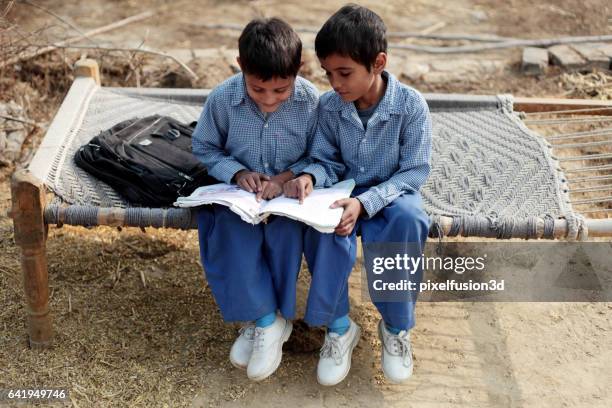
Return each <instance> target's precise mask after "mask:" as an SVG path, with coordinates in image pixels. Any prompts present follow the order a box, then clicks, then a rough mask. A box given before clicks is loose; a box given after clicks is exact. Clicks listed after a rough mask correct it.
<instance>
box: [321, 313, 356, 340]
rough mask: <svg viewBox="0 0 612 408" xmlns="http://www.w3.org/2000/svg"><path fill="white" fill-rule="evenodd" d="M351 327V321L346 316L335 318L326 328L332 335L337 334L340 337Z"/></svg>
mask: <svg viewBox="0 0 612 408" xmlns="http://www.w3.org/2000/svg"><path fill="white" fill-rule="evenodd" d="M349 327H351V321H350V319H349V317H348V315H344V316H342V317H339V318H337V319H336V320H334V321H333V322H331V323H330V324H329V325H328V326H327V330H328V331H330V332H332V333H337V334H338V335H340V336H342V335H343V334H344V333H346V332H347V331H348V329H349Z"/></svg>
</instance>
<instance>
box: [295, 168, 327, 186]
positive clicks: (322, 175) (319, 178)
mask: <svg viewBox="0 0 612 408" xmlns="http://www.w3.org/2000/svg"><path fill="white" fill-rule="evenodd" d="M301 173H308V174H311V175H312V176H313V177H314V179H315V185H314V186H315V187H330V186H329V185H327V184H329V183H328V178H327V173H326V172H325V169H324V168H323V166H321V165H320V164H316V163H313V164H309V165H308V166H306V167H304V168H303V169H302V171H301Z"/></svg>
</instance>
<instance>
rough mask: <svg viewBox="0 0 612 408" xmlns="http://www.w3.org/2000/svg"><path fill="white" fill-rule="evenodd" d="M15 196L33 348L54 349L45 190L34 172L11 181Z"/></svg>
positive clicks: (15, 219)
mask: <svg viewBox="0 0 612 408" xmlns="http://www.w3.org/2000/svg"><path fill="white" fill-rule="evenodd" d="M11 195H12V201H13V207H12V210H11V216H12V218H13V225H14V230H15V243H16V244H17V245H18V246H19V247H20V248H21V269H22V271H23V283H24V290H25V298H26V311H27V324H28V335H29V340H30V347H31V348H33V349H41V348H47V347H49V346H50V345H51V338H52V336H53V325H52V321H51V315H50V313H49V277H48V273H47V253H46V239H47V225H46V224H45V221H44V213H43V212H44V208H45V188H44V186H43V184H42V182H41V181H40V180H38V179H37V178H35V177H34V176H33V175H32V174H30V172H28V171H27V170H20V171H17V172H15V174H14V175H13V178H12V180H11Z"/></svg>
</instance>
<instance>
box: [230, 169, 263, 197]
mask: <svg viewBox="0 0 612 408" xmlns="http://www.w3.org/2000/svg"><path fill="white" fill-rule="evenodd" d="M234 178H235V179H236V184H238V185H239V186H240V188H242V189H243V190H246V191H248V192H249V193H259V192H261V191H262V189H263V184H262V183H263V182H264V181H268V180H270V176H266V175H265V174H261V173H257V172H256V171H249V170H240V171H239V172H238V173H236V175H235V176H234Z"/></svg>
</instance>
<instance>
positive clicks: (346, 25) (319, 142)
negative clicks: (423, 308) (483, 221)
mask: <svg viewBox="0 0 612 408" xmlns="http://www.w3.org/2000/svg"><path fill="white" fill-rule="evenodd" d="M385 31H386V28H385V25H384V23H383V21H382V20H381V18H380V17H379V16H378V15H376V14H375V13H374V12H372V11H370V10H368V9H366V8H364V7H360V6H357V5H347V6H345V7H343V8H341V9H340V10H339V11H337V12H336V13H335V14H334V15H333V16H332V17H330V18H329V20H327V22H326V23H325V24H324V25H323V27H322V28H321V30H320V31H319V33H318V34H317V37H316V40H315V48H316V53H317V57H318V58H319V61H320V62H321V66H322V67H323V69H324V70H325V72H326V74H327V78H328V80H329V82H330V84H331V86H332V88H333V91H330V92H327V93H326V94H324V95H323V96H321V99H320V105H319V121H318V126H317V132H316V134H315V138H314V141H313V147H312V152H311V156H312V157H313V158H314V159H315V163H313V164H311V165H309V166H308V167H306V168H305V169H304V170H303V173H304V174H303V175H301V176H299V177H298V178H296V179H295V180H293V181H291V182H289V183H287V184H286V186H285V195H290V196H293V197H297V196H304V194H305V192H307V191H310V189H311V188H312V184H314V185H315V186H316V187H319V186H329V185H331V184H333V183H335V182H337V181H338V180H342V179H347V178H353V179H355V182H356V186H357V187H356V188H355V190H354V191H353V194H352V198H348V199H343V200H339V201H337V202H336V203H334V204H333V205H332V206H334V205H335V206H341V207H343V208H344V212H343V215H342V220H341V221H340V224H338V227H337V228H336V231H335V232H336V233H335V234H327V235H326V234H320V233H318V232H317V231H315V230H313V229H309V230H308V232H307V233H306V235H305V237H306V238H305V242H304V253H305V255H306V258H307V260H308V261H309V267H310V269H311V271H312V275H313V276H312V282H313V283H312V289H311V292H312V290H313V289H314V288H317V289H318V291H319V292H318V294H313V295H312V296H311V297H312V298H313V299H318V304H320V305H328V308H327V309H326V310H319V315H328V316H332V317H331V318H332V319H333V320H332V321H331V323H329V324H328V332H327V335H326V338H325V344H324V347H323V350H322V352H321V358H320V360H319V365H318V368H317V377H318V379H319V382H321V383H322V384H325V385H333V384H337V383H338V382H340V381H342V380H343V379H344V378H345V377H346V375H347V374H348V371H349V369H350V361H351V354H352V350H353V348H354V347H355V345H356V343H357V341H358V340H359V334H360V329H359V327H358V326H357V325H356V324H355V322H353V321H352V320H351V319H350V318H349V317H348V287H347V280H348V276H349V274H350V272H351V267H352V265H353V263H354V261H355V251H354V250H345V251H344V252H342V248H353V247H354V245H355V241H356V233H360V234H361V239H362V243H363V245H364V251H367V246H368V244H377V243H402V248H403V249H402V251H404V252H407V253H408V254H409V255H410V256H420V255H421V253H422V246H423V244H424V242H425V240H426V239H427V234H428V229H429V218H428V216H427V214H426V213H425V212H424V210H423V205H422V201H421V195H420V193H419V189H420V187H421V186H422V185H423V183H424V182H425V180H426V179H427V177H428V175H429V171H430V155H431V120H430V116H429V110H428V107H427V104H426V102H425V100H424V99H423V97H422V96H421V94H420V93H418V92H417V91H416V90H414V89H412V88H410V87H408V86H405V85H403V84H401V83H399V82H398V80H397V79H396V78H395V77H394V76H393V75H391V74H390V73H388V72H387V71H385V70H384V68H385V65H386V61H387V54H386V51H387V41H386V37H385ZM339 237H343V239H345V240H348V241H350V243H351V244H348V245H345V246H344V247H342V246H341V245H339V242H341V241H339ZM332 248H333V250H332ZM365 255H366V258H367V252H366V254H365ZM400 255H402V254H400ZM338 257H344V258H345V259H349V260H350V262H349V263H348V265H349V266H348V267H345V268H344V269H340V270H339V269H335V265H338V262H339V261H338V260H337V258H338ZM399 272H400V275H402V278H406V279H410V280H411V281H415V278H414V276H413V277H409V276H408V271H405V272H404V271H399ZM421 272H422V271H421ZM404 273H405V276H403V275H404ZM383 276H384V275H383ZM415 276H417V277H418V276H420V273H418V274H417V275H415ZM417 279H418V278H417ZM417 285H418V283H417ZM320 298H323V299H324V300H321V299H320ZM380 300H381V299H379V301H376V300H374V303H375V305H376V307H377V309H378V311H379V312H380V314H381V316H382V319H381V321H380V322H379V325H378V331H379V336H380V338H381V342H382V368H383V372H384V374H385V376H386V377H387V378H388V379H389V380H391V381H393V382H400V381H403V380H406V379H407V378H408V377H410V375H411V374H412V354H411V346H410V334H409V333H410V329H411V328H412V327H413V326H414V324H415V315H414V307H415V296H413V295H408V296H405V297H404V296H402V299H401V300H400V301H386V300H387V299H382V301H380ZM394 300H395V299H394ZM309 301H310V298H309ZM309 306H310V305H309Z"/></svg>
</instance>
